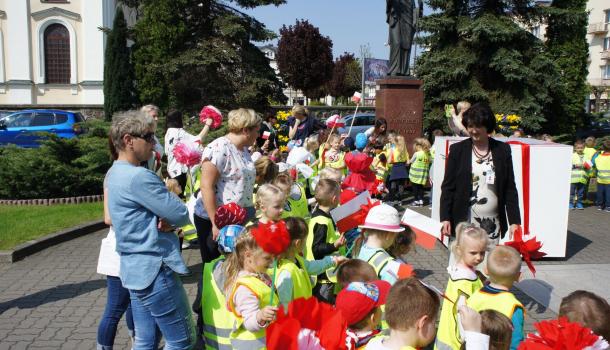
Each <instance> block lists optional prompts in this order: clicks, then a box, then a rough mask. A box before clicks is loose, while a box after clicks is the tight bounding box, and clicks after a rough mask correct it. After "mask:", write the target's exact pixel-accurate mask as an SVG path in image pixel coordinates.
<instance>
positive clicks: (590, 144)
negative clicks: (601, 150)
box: [551, 136, 597, 204]
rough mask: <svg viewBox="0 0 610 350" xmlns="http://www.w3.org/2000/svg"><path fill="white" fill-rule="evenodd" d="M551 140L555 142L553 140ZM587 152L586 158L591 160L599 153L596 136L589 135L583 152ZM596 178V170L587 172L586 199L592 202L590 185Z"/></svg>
mask: <svg viewBox="0 0 610 350" xmlns="http://www.w3.org/2000/svg"><path fill="white" fill-rule="evenodd" d="M551 142H553V141H552V140H551ZM583 153H584V154H585V160H587V161H588V162H591V161H592V160H593V156H594V155H595V154H596V153H597V149H595V137H593V136H589V137H587V138H586V139H585V150H584V152H583ZM592 178H595V171H588V172H587V183H586V184H585V201H587V202H589V203H588V204H591V202H590V201H589V200H588V197H589V185H590V184H591V179H592Z"/></svg>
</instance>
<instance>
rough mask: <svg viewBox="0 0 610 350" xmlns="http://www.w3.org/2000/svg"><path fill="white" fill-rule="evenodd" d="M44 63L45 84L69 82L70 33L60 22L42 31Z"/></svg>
mask: <svg viewBox="0 0 610 350" xmlns="http://www.w3.org/2000/svg"><path fill="white" fill-rule="evenodd" d="M44 65H45V73H46V74H45V75H46V79H45V80H46V83H47V84H70V34H69V33H68V29H67V28H66V27H64V26H63V25H61V24H58V23H54V24H51V25H49V26H48V27H47V28H46V29H45V31H44Z"/></svg>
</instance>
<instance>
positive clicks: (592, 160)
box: [569, 137, 610, 212]
mask: <svg viewBox="0 0 610 350" xmlns="http://www.w3.org/2000/svg"><path fill="white" fill-rule="evenodd" d="M595 143H596V140H595V138H594V137H588V138H587V139H586V140H585V141H582V140H577V141H576V142H575V143H574V153H573V154H572V174H571V180H570V204H569V205H570V209H584V205H583V201H584V200H585V198H586V197H587V193H588V191H589V183H590V181H591V179H595V180H596V184H597V198H596V204H597V207H598V209H599V210H601V211H606V212H610V138H606V139H604V140H603V141H602V143H601V147H600V149H599V150H598V149H596V147H595V146H596V145H595Z"/></svg>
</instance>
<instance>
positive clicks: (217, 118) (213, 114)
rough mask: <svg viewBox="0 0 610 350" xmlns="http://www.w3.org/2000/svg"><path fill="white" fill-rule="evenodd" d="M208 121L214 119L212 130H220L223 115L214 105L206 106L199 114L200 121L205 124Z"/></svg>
mask: <svg viewBox="0 0 610 350" xmlns="http://www.w3.org/2000/svg"><path fill="white" fill-rule="evenodd" d="M208 119H212V125H210V128H212V129H218V128H219V127H220V124H222V113H221V112H220V110H218V108H216V107H214V106H212V105H208V106H205V107H203V108H202V109H201V112H199V121H200V122H201V123H202V124H203V123H205V121H206V120H208Z"/></svg>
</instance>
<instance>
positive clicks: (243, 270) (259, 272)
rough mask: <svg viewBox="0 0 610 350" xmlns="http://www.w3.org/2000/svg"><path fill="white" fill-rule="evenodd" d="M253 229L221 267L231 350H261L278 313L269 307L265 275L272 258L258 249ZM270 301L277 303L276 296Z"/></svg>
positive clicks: (267, 280)
mask: <svg viewBox="0 0 610 350" xmlns="http://www.w3.org/2000/svg"><path fill="white" fill-rule="evenodd" d="M253 229H257V227H250V229H249V230H248V231H247V232H245V233H243V234H242V235H241V236H240V237H239V238H238V239H237V241H236V242H235V250H234V253H233V254H231V255H229V256H228V257H227V260H226V262H225V263H224V269H225V277H226V280H225V283H224V292H225V297H227V307H228V309H229V311H230V312H231V313H232V314H233V315H234V316H235V322H234V325H233V328H232V332H231V334H230V340H231V346H232V347H233V348H234V349H259V348H264V347H265V343H266V339H265V329H266V328H267V326H269V324H270V323H271V322H273V320H274V318H275V314H276V313H277V310H278V308H277V307H276V306H273V305H269V304H270V302H271V298H272V297H271V293H272V292H271V278H270V277H269V275H267V273H266V271H267V269H268V268H269V266H270V265H271V263H272V262H273V255H271V254H269V253H267V252H265V251H264V250H263V249H262V248H261V247H260V246H259V245H258V243H257V242H256V239H255V238H254V236H253V234H252V230H253ZM273 299H274V300H278V298H277V296H275V297H273ZM204 302H205V301H204Z"/></svg>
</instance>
